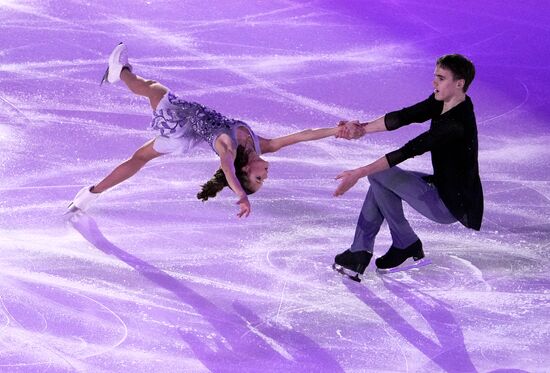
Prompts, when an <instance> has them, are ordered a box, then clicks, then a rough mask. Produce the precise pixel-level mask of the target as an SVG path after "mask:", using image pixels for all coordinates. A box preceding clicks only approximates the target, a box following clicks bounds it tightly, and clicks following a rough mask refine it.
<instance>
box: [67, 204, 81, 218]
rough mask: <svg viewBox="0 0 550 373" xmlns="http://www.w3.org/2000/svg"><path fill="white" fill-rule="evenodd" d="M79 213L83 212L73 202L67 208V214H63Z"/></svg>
mask: <svg viewBox="0 0 550 373" xmlns="http://www.w3.org/2000/svg"><path fill="white" fill-rule="evenodd" d="M79 212H82V210H81V209H79V208H78V207H76V206H75V205H74V204H73V203H72V202H71V203H69V206H67V210H65V212H64V213H63V215H68V214H78V213H79Z"/></svg>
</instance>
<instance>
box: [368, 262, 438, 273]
mask: <svg viewBox="0 0 550 373" xmlns="http://www.w3.org/2000/svg"><path fill="white" fill-rule="evenodd" d="M430 264H432V260H431V259H426V258H424V259H420V260H417V261H416V262H414V263H413V264H408V265H404V266H400V267H395V268H387V269H381V268H376V273H378V274H381V275H386V274H389V273H396V272H403V271H408V270H411V269H415V268H420V267H425V266H427V265H430Z"/></svg>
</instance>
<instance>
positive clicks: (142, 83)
mask: <svg viewBox="0 0 550 373" xmlns="http://www.w3.org/2000/svg"><path fill="white" fill-rule="evenodd" d="M120 80H122V81H123V82H124V83H125V84H126V86H127V87H128V88H129V89H130V91H132V92H133V93H135V94H136V95H140V96H145V97H147V98H148V99H149V102H150V103H151V107H152V108H153V110H156V108H157V105H158V103H159V102H160V100H161V99H162V97H163V96H164V95H165V94H166V93H167V92H168V88H166V87H165V86H163V85H162V84H160V83H159V82H157V81H154V80H147V79H144V78H142V77H141V76H138V75H136V74H134V73H133V72H131V71H130V70H129V69H122V71H121V73H120Z"/></svg>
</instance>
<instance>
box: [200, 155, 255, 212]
mask: <svg viewBox="0 0 550 373" xmlns="http://www.w3.org/2000/svg"><path fill="white" fill-rule="evenodd" d="M247 164H248V152H247V151H246V150H245V148H244V146H242V145H239V146H238V147H237V156H236V157H235V162H234V165H235V176H237V179H238V180H239V182H240V183H241V186H242V187H243V189H244V191H245V193H246V194H252V193H254V191H252V190H251V189H250V188H249V187H248V186H247V185H248V175H247V174H246V172H244V171H243V170H242V168H243V167H244V166H246V165H247ZM226 186H229V184H228V183H227V179H226V178H225V174H224V173H223V171H222V169H221V168H219V169H218V170H217V171H216V173H214V176H212V178H211V179H210V180H208V181H207V182H206V183H204V184H203V185H201V191H200V192H198V193H197V198H198V199H200V200H202V201H203V202H205V201H207V200H208V198H211V197H216V194H218V192H220V191H221V190H222V189H223V188H225V187H226Z"/></svg>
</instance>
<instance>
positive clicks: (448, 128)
mask: <svg viewBox="0 0 550 373" xmlns="http://www.w3.org/2000/svg"><path fill="white" fill-rule="evenodd" d="M463 136H464V128H463V126H462V125H461V123H460V122H458V121H456V120H447V121H445V122H442V123H439V125H437V126H434V127H433V128H430V129H429V130H428V131H426V132H424V133H422V134H420V135H418V136H417V137H415V138H414V139H412V140H411V141H409V142H408V143H406V144H405V145H404V146H403V147H401V148H400V149H397V150H394V151H393V152H390V153H388V154H386V159H387V161H388V164H389V165H390V167H393V166H395V165H397V164H399V163H401V162H403V161H405V160H407V159H409V158H413V157H416V156H417V155H421V154H424V153H426V152H428V151H431V150H436V149H438V148H442V147H445V146H447V144H449V143H450V142H452V141H457V140H459V139H461V138H462V137H463Z"/></svg>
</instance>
